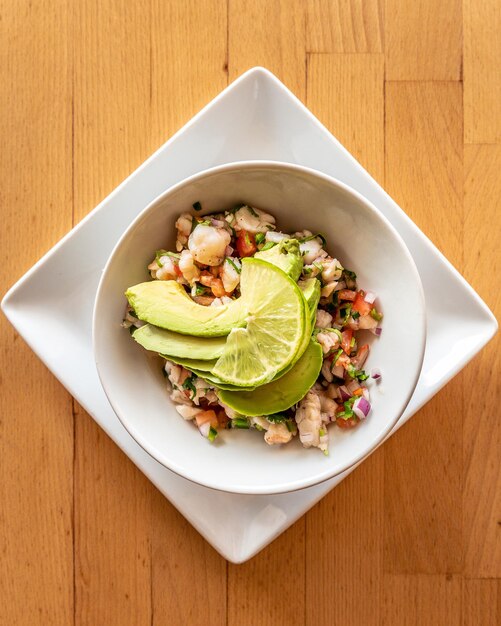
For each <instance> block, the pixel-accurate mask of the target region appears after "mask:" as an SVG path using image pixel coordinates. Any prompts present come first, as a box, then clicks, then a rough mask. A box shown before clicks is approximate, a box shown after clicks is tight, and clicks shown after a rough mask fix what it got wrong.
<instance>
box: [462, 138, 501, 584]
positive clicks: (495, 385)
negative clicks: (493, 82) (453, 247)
mask: <svg viewBox="0 0 501 626" xmlns="http://www.w3.org/2000/svg"><path fill="white" fill-rule="evenodd" d="M500 168H501V146H493V145H488V146H466V148H465V187H464V194H465V196H464V200H465V230H464V232H465V239H464V246H465V266H464V271H465V276H466V278H467V279H468V280H470V281H472V283H473V284H474V285H475V286H476V288H478V291H479V293H480V295H481V296H482V297H484V298H485V300H486V302H487V303H488V305H489V307H491V310H492V311H493V312H494V314H495V315H496V316H497V318H498V319H500V317H501V295H500V291H499V289H498V288H494V289H493V280H492V279H493V277H494V276H498V277H499V273H500V271H501V262H500V258H499V253H498V246H497V244H498V243H499V233H500V232H501V211H500V209H501V203H500V198H501V179H500V177H499V172H500ZM500 347H501V345H500V339H499V336H498V337H496V338H495V339H494V341H493V342H492V343H491V344H490V345H488V346H487V347H486V348H485V350H484V351H482V353H481V354H480V355H479V356H478V357H477V358H476V359H475V360H474V361H473V363H472V364H471V366H470V367H469V368H468V370H467V371H466V372H465V383H466V389H467V390H468V392H467V394H466V396H465V405H464V406H465V413H464V431H463V437H464V439H463V441H464V456H465V458H464V462H465V470H466V471H465V482H464V499H463V518H464V545H465V571H466V573H467V574H468V575H469V576H472V577H475V578H483V577H498V578H500V577H501V464H500V462H499V461H500V451H501V424H500V422H499V419H497V418H498V417H499V414H500V413H499V405H498V403H499V399H500V398H501V383H500V381H499V376H497V374H496V372H497V371H499V369H500V368H501V357H500Z"/></svg>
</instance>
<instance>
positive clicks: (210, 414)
mask: <svg viewBox="0 0 501 626" xmlns="http://www.w3.org/2000/svg"><path fill="white" fill-rule="evenodd" d="M195 420H196V422H197V426H198V427H200V426H202V424H205V423H206V422H210V425H211V426H212V427H213V428H217V426H218V423H219V422H218V419H217V416H216V413H215V411H213V410H212V409H211V410H209V411H201V412H200V413H198V415H196V416H195Z"/></svg>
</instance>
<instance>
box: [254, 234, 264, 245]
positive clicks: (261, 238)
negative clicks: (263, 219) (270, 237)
mask: <svg viewBox="0 0 501 626" xmlns="http://www.w3.org/2000/svg"><path fill="white" fill-rule="evenodd" d="M265 239H266V235H265V234H264V233H257V235H256V243H257V244H260V243H263V241H264V240H265Z"/></svg>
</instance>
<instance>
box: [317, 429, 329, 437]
mask: <svg viewBox="0 0 501 626" xmlns="http://www.w3.org/2000/svg"><path fill="white" fill-rule="evenodd" d="M318 434H319V435H320V437H324V436H325V435H326V434H327V431H326V430H325V429H324V428H321V429H320V430H319V431H318Z"/></svg>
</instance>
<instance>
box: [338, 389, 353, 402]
mask: <svg viewBox="0 0 501 626" xmlns="http://www.w3.org/2000/svg"><path fill="white" fill-rule="evenodd" d="M337 392H338V395H339V399H340V400H341V402H346V400H349V399H350V398H351V393H350V392H349V391H348V389H347V387H345V386H344V385H341V387H339V389H338V390H337Z"/></svg>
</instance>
